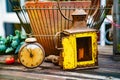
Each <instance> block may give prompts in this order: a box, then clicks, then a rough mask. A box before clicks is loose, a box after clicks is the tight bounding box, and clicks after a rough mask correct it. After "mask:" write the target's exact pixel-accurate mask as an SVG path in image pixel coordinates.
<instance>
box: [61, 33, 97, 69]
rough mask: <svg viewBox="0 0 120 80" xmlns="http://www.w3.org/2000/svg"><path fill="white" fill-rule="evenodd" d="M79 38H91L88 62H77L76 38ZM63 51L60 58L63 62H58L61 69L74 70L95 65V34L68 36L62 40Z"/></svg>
mask: <svg viewBox="0 0 120 80" xmlns="http://www.w3.org/2000/svg"><path fill="white" fill-rule="evenodd" d="M81 37H91V40H92V43H91V44H92V60H89V61H79V62H78V61H77V47H76V46H77V44H76V38H81ZM62 45H63V51H62V53H61V56H60V57H61V58H63V60H62V61H61V62H60V63H61V64H62V67H63V69H74V68H76V67H78V66H79V67H81V66H82V67H83V66H85V67H87V66H88V65H95V62H96V61H97V60H96V58H97V35H96V32H84V33H76V34H75V33H74V34H70V35H69V36H65V37H63V38H62Z"/></svg>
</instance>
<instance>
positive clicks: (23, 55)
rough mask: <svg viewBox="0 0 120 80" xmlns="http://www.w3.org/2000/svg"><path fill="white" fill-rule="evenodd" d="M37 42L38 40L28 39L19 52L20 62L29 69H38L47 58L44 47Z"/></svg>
mask: <svg viewBox="0 0 120 80" xmlns="http://www.w3.org/2000/svg"><path fill="white" fill-rule="evenodd" d="M36 41H37V40H36V38H27V39H26V40H25V43H24V44H23V45H22V47H21V48H20V50H19V53H18V57H19V60H20V62H21V64H22V65H24V66H25V67H27V68H35V67H38V66H39V65H40V64H42V62H43V60H44V58H45V52H44V49H43V47H42V46H41V45H40V44H38V43H37V42H36Z"/></svg>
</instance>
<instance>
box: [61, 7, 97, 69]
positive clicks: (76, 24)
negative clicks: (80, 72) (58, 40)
mask: <svg viewBox="0 0 120 80" xmlns="http://www.w3.org/2000/svg"><path fill="white" fill-rule="evenodd" d="M72 17H73V25H72V28H71V29H68V30H64V31H63V32H62V34H61V35H62V46H63V50H62V51H61V53H60V59H59V65H60V66H61V67H62V68H63V69H64V70H65V69H75V68H82V69H83V68H91V67H92V68H95V67H97V66H98V60H97V56H98V55H97V52H98V51H97V35H96V30H95V29H90V28H87V26H86V17H87V13H86V12H85V11H84V10H83V9H80V10H78V9H77V10H75V11H74V12H73V14H72Z"/></svg>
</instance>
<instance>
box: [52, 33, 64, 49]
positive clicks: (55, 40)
mask: <svg viewBox="0 0 120 80" xmlns="http://www.w3.org/2000/svg"><path fill="white" fill-rule="evenodd" d="M58 35H61V32H57V33H56V34H55V36H54V44H55V48H56V49H58V50H62V49H63V48H59V47H58V46H57V37H58Z"/></svg>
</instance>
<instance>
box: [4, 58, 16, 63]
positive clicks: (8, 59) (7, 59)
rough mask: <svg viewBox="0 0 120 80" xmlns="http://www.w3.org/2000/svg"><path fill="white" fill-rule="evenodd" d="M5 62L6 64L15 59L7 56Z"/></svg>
mask: <svg viewBox="0 0 120 80" xmlns="http://www.w3.org/2000/svg"><path fill="white" fill-rule="evenodd" d="M5 62H6V64H13V63H14V62H15V59H14V58H13V57H7V58H6V60H5Z"/></svg>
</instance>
